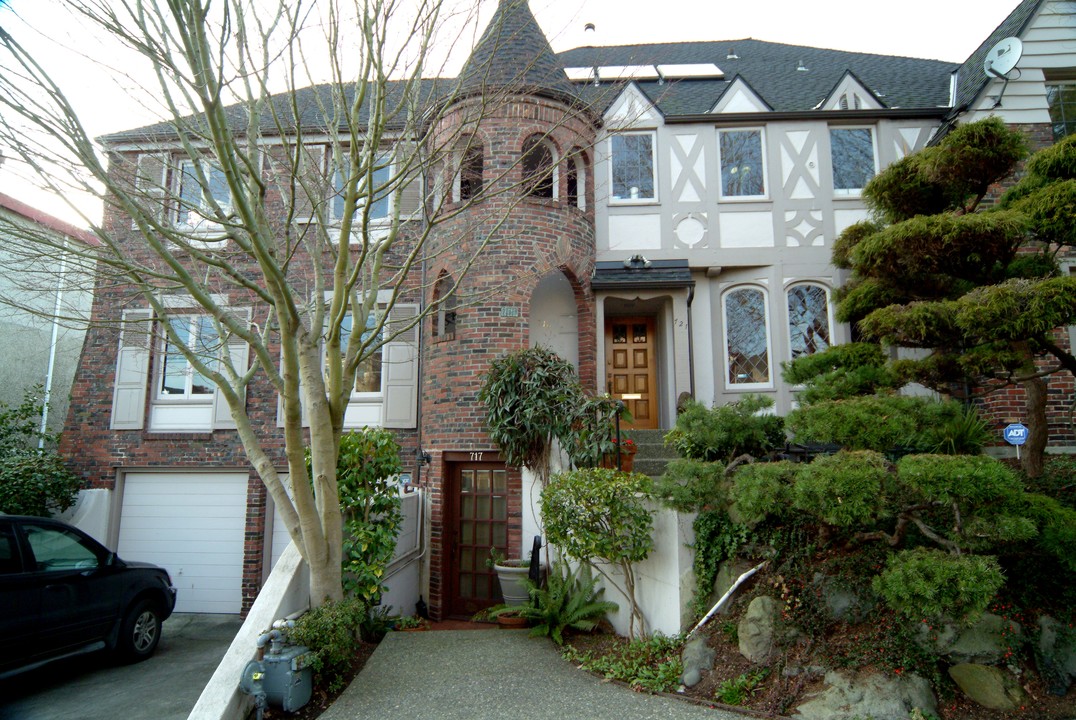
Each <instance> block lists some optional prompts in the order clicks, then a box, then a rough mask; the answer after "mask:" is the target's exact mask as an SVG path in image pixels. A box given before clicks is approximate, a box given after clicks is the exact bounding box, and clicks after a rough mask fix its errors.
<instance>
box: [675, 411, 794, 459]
mask: <svg viewBox="0 0 1076 720" xmlns="http://www.w3.org/2000/svg"><path fill="white" fill-rule="evenodd" d="M772 406H773V399H772V398H769V397H765V396H762V395H744V396H743V398H742V399H740V400H739V401H738V402H734V403H729V404H728V405H722V406H720V407H715V408H707V407H706V406H704V405H703V404H702V403H700V402H697V401H695V400H691V401H688V402H687V403H686V404H685V406H684V409H683V411H682V412H681V413H680V415H678V416H677V418H676V427H674V428H673V429H672V430H670V431H669V432H668V433H667V434H666V435H665V444H666V445H669V446H671V447H673V448H675V449H676V452H678V453H679V454H680V456H681V457H685V458H691V459H693V460H705V461H708V462H712V461H718V462H722V463H725V464H728V463H729V462H731V461H732V460H733V459H735V458H737V457H739V456H740V455H745V454H746V455H751V456H754V457H761V456H763V455H765V454H766V453H768V452H770V451H771V450H773V449H775V448H778V447H781V446H782V445H783V444H784V442H785V435H784V420H782V419H781V418H780V417H777V416H776V415H771V414H768V413H766V412H764V411H766V410H768V409H769V408H771V407H772Z"/></svg>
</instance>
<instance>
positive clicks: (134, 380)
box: [111, 310, 153, 430]
mask: <svg viewBox="0 0 1076 720" xmlns="http://www.w3.org/2000/svg"><path fill="white" fill-rule="evenodd" d="M152 317H153V314H152V313H151V311H149V310H125V311H124V312H123V324H122V327H121V329H120V344H119V350H118V352H117V353H116V381H115V385H114V387H113V393H112V424H111V428H112V429H113V430H141V429H142V427H143V425H144V423H145V416H146V386H147V383H148V381H149V351H150V344H151V339H152V337H153V333H152V330H153V326H152V324H151V323H150V318H152Z"/></svg>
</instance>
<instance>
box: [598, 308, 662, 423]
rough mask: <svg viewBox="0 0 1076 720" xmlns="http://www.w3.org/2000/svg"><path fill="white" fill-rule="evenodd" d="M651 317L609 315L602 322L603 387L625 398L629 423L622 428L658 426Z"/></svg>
mask: <svg viewBox="0 0 1076 720" xmlns="http://www.w3.org/2000/svg"><path fill="white" fill-rule="evenodd" d="M655 345H656V343H655V338H654V318H652V317H634V318H620V317H618V318H611V319H609V320H607V321H606V325H605V366H606V367H605V388H606V391H607V392H608V393H609V394H610V395H612V396H613V397H614V398H617V399H619V400H623V401H624V406H625V407H626V408H627V409H628V410H629V411H630V412H631V415H632V420H631V422H625V423H624V424H623V425H622V426H621V427H625V428H639V429H653V428H656V427H657V426H658V396H657V387H656V383H655V380H656V379H657V368H656V367H655V364H654V356H655V352H654V350H655Z"/></svg>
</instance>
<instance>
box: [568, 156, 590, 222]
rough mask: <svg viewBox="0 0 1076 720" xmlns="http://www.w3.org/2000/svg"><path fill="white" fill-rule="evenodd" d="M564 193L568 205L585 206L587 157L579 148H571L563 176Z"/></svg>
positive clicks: (581, 207) (581, 208)
mask: <svg viewBox="0 0 1076 720" xmlns="http://www.w3.org/2000/svg"><path fill="white" fill-rule="evenodd" d="M564 185H565V193H566V194H567V196H568V197H567V201H568V203H569V204H570V205H575V206H576V207H577V208H579V209H580V210H585V209H586V207H587V159H586V156H585V155H584V154H583V150H582V149H581V148H577V147H576V148H572V152H571V153H570V155H569V157H568V163H567V168H566V172H565V178H564Z"/></svg>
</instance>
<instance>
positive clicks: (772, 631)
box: [738, 595, 781, 663]
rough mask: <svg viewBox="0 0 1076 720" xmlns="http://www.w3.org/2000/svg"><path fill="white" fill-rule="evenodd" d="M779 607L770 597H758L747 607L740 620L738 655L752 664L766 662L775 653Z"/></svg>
mask: <svg viewBox="0 0 1076 720" xmlns="http://www.w3.org/2000/svg"><path fill="white" fill-rule="evenodd" d="M780 612H781V606H780V604H779V603H778V602H777V601H776V600H774V599H773V598H772V597H768V596H766V595H760V596H759V597H757V598H755V599H754V600H752V601H751V604H750V605H748V606H747V612H745V613H744V616H743V617H742V618H741V619H740V625H739V628H738V634H739V639H740V653H741V654H742V655H743V656H744V657H745V658H747V659H748V660H750V661H751V662H753V663H765V662H767V661H768V660H769V659H770V658H771V657H773V655H774V654H775V652H776V651H777V643H778V639H779V637H778V633H779V630H778V622H779V620H780Z"/></svg>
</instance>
